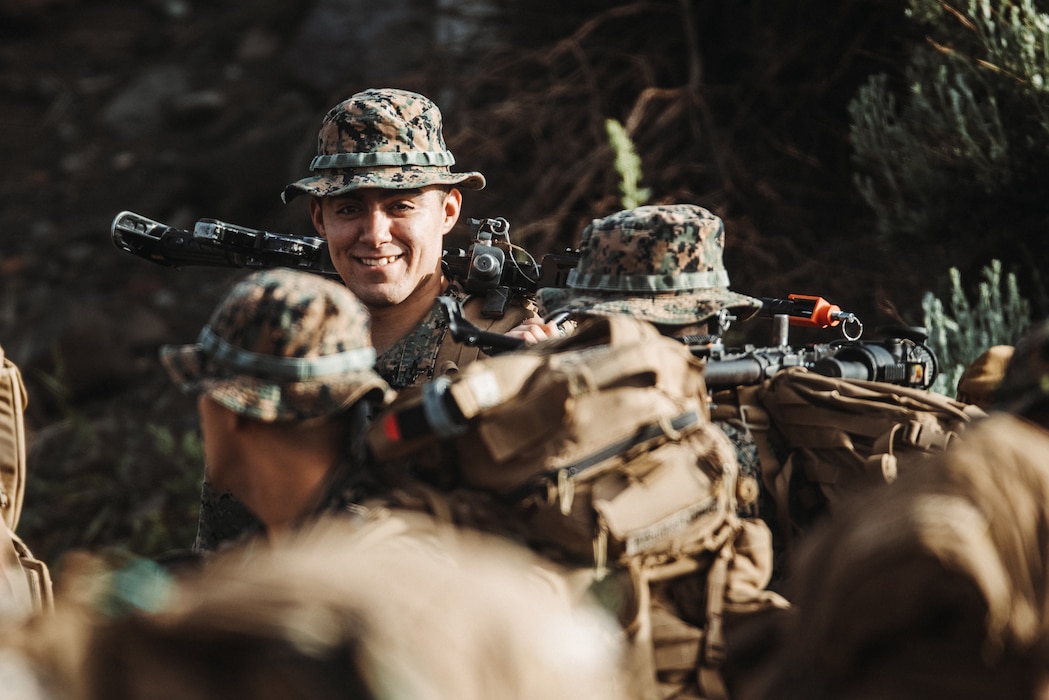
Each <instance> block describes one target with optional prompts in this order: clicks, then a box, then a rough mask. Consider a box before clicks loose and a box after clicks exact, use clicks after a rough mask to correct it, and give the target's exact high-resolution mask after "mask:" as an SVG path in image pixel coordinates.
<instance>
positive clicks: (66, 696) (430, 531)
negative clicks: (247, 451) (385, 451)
mask: <svg viewBox="0 0 1049 700" xmlns="http://www.w3.org/2000/svg"><path fill="white" fill-rule="evenodd" d="M246 551H247V550H239V549H230V550H226V551H223V552H219V553H216V554H215V555H214V557H213V559H212V560H211V563H210V565H209V566H208V567H207V568H205V569H202V570H198V571H197V572H195V573H192V574H189V575H185V576H183V577H181V578H179V579H178V580H172V579H170V578H169V579H163V578H158V576H162V574H158V573H154V574H153V575H152V576H145V577H140V578H138V579H136V580H134V581H131V582H129V581H126V580H125V581H124V582H123V585H119V586H118V585H113V582H114V579H113V578H112V577H110V578H109V579H108V581H109V583H110V585H108V586H106V585H102V586H101V588H100V590H99V591H97V592H96V595H95V596H94V597H93V598H89V599H87V600H85V601H84V602H83V603H81V604H80V605H79V606H74V605H61V606H60V607H59V609H58V611H57V613H56V615H55V616H53V617H50V618H48V619H44V620H41V621H40V624H39V625H38V626H37V627H36V628H35V629H34V630H32V631H29V630H26V631H25V632H23V633H21V634H19V635H15V636H11V637H8V638H7V639H4V640H0V680H2V679H4V678H8V679H11V680H13V681H15V680H16V681H19V682H20V685H19V686H7V688H9V689H15V688H16V687H17V688H19V689H22V690H25V691H26V692H27V693H28V694H26V695H22V696H20V698H19V700H103V699H104V700H156V699H158V698H170V699H172V700H174V699H183V698H185V699H187V700H188V699H190V698H192V699H193V700H226V699H227V698H254V699H256V700H270V699H272V700H327V699H328V698H331V699H335V698H355V699H359V700H417V699H418V698H431V699H432V700H482V699H484V700H487V699H489V698H501V699H506V700H620V699H623V700H625V698H626V695H625V694H624V692H623V690H622V688H621V686H620V684H621V682H622V679H621V678H620V677H619V673H618V670H617V663H618V661H619V656H620V654H621V653H622V649H621V647H620V643H619V641H618V637H617V634H616V632H617V630H616V629H615V623H614V622H613V621H612V620H610V619H609V618H608V616H607V614H606V613H605V612H604V611H603V610H601V609H600V608H599V607H597V606H596V604H594V603H592V602H591V601H590V600H589V599H586V598H579V599H576V598H572V597H569V596H568V595H566V593H565V590H564V584H563V582H562V581H560V580H559V579H558V578H557V577H556V576H551V575H548V574H547V573H546V572H544V571H543V568H542V566H541V565H539V564H537V560H536V559H535V557H533V556H532V555H531V554H530V553H529V552H527V550H524V549H521V548H517V547H514V546H511V545H509V544H508V543H507V542H505V541H503V540H496V539H494V538H490V537H486V536H482V535H480V534H479V533H475V532H469V531H463V530H457V529H454V528H451V527H450V526H447V525H444V524H441V523H438V522H437V521H435V520H433V519H430V518H426V517H424V516H422V515H421V514H405V513H402V514H399V515H393V514H389V516H388V517H383V518H378V519H374V520H371V521H369V522H367V523H364V524H361V523H355V522H354V521H352V520H350V519H346V518H337V517H330V518H321V519H318V520H317V521H316V522H315V523H314V526H313V527H311V528H309V529H307V530H300V531H298V532H295V533H291V534H289V535H288V536H287V537H285V538H283V539H281V540H280V541H279V542H275V543H274V544H273V545H272V546H271V547H267V548H265V549H263V550H258V549H256V550H253V551H251V556H247V557H246V556H244V554H245V552H246ZM102 583H103V584H104V583H105V581H104V580H103V581H102ZM158 590H160V591H162V592H163V595H161V596H156V595H153V594H154V593H155V592H156V591H158ZM143 592H145V593H150V594H151V595H152V597H153V599H154V604H153V605H152V606H150V607H149V608H148V609H147V608H142V607H136V606H133V605H127V604H125V605H124V606H123V607H121V606H119V605H117V606H114V605H113V603H114V599H118V600H117V601H116V602H120V601H121V600H122V601H124V602H125V603H128V602H133V601H134V600H136V599H141V598H142V597H143V596H142V595H141V594H142V593H143ZM102 603H108V605H105V606H103V605H101V604H102ZM5 661H7V662H8V665H7V667H5V666H4V662H5ZM5 671H9V673H5ZM2 693H3V691H2V690H0V695H2Z"/></svg>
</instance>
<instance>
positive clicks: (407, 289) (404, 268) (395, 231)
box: [310, 186, 462, 310]
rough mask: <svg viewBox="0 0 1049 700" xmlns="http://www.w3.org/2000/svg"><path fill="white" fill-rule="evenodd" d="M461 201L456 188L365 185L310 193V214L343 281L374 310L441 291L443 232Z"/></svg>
mask: <svg viewBox="0 0 1049 700" xmlns="http://www.w3.org/2000/svg"><path fill="white" fill-rule="evenodd" d="M461 206H462V195H461V194H460V193H459V190H457V189H452V190H451V191H450V192H445V191H444V190H443V189H442V188H440V187H436V186H428V187H423V188H420V189H414V190H386V189H376V188H366V189H360V190H356V191H354V192H350V193H348V194H345V195H340V196H338V197H314V198H313V199H312V200H310V215H311V217H312V219H313V225H314V227H315V228H316V229H317V232H318V233H319V234H320V235H321V236H322V237H323V238H325V239H327V241H328V248H329V250H330V252H331V259H332V263H333V264H334V265H335V269H336V270H338V271H339V275H340V276H341V277H342V280H343V282H344V283H345V284H346V286H347V287H349V288H350V291H352V292H353V293H354V294H356V295H357V298H359V299H360V300H361V301H362V302H364V304H365V305H366V306H367V307H369V309H373V310H374V309H382V308H386V307H390V306H395V305H397V304H401V303H402V302H404V301H406V300H407V299H409V298H416V297H421V296H426V297H430V298H433V297H436V296H437V295H439V294H440V293H441V292H442V291H443V286H444V283H443V281H442V277H441V253H442V251H443V249H444V236H445V234H447V233H448V232H449V231H451V230H452V227H453V226H454V225H455V222H456V221H457V220H458V218H459V211H460V208H461Z"/></svg>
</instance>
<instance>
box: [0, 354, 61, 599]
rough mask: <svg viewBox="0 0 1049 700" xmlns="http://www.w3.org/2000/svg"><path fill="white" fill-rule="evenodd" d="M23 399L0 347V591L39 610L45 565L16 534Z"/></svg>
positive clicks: (46, 594)
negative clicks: (0, 575) (0, 571)
mask: <svg viewBox="0 0 1049 700" xmlns="http://www.w3.org/2000/svg"><path fill="white" fill-rule="evenodd" d="M28 401H29V397H28V395H27V394H26V390H25V384H24V383H23V382H22V374H21V372H19V370H18V367H17V366H16V365H15V364H14V363H13V362H12V361H11V360H9V359H8V358H7V357H5V356H4V351H3V348H2V347H0V512H2V514H3V524H2V525H0V562H2V563H0V567H2V569H3V578H4V584H3V585H2V588H3V590H2V591H0V597H4V598H5V599H6V600H7V601H9V602H12V604H13V607H14V608H18V609H21V611H22V612H41V611H48V610H50V609H51V607H52V604H53V594H52V585H51V575H50V572H49V570H48V568H47V565H46V564H44V562H42V561H40V560H38V559H36V558H35V557H34V556H33V553H32V552H31V551H29V547H27V546H26V544H25V542H23V541H22V540H21V539H20V538H19V537H18V535H16V534H15V528H16V527H17V526H18V519H19V517H20V516H21V514H22V501H23V499H24V497H25V476H26V437H25V419H24V414H25V408H26V405H27V403H28ZM26 608H28V610H25V609H26ZM12 612H13V611H12V610H10V609H5V610H4V611H3V613H4V614H10V613H12ZM14 614H17V612H14Z"/></svg>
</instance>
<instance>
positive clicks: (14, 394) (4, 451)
mask: <svg viewBox="0 0 1049 700" xmlns="http://www.w3.org/2000/svg"><path fill="white" fill-rule="evenodd" d="M0 362H2V365H0V514H2V515H3V521H4V523H5V524H6V525H7V527H8V528H10V529H11V530H12V531H14V529H15V528H16V527H17V526H18V518H19V516H20V515H21V514H22V500H23V498H24V496H25V470H26V463H25V462H26V444H25V419H24V413H25V409H26V405H27V404H28V401H29V397H28V395H27V394H26V389H25V385H24V384H23V383H22V375H21V373H20V372H19V371H18V367H17V366H16V365H15V364H14V363H13V362H11V360H9V359H8V358H7V357H5V356H4V351H3V348H2V347H0Z"/></svg>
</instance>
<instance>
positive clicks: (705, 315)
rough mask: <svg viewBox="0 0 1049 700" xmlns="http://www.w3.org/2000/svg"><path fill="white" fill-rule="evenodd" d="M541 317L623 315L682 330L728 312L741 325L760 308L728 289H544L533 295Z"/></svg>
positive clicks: (743, 295)
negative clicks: (611, 291) (620, 291)
mask: <svg viewBox="0 0 1049 700" xmlns="http://www.w3.org/2000/svg"><path fill="white" fill-rule="evenodd" d="M536 296H537V299H538V302H539V306H540V308H541V309H542V312H543V314H544V315H549V314H552V313H555V312H559V311H567V312H569V313H576V314H590V315H593V316H613V315H626V316H633V317H634V318H639V319H642V320H644V321H648V322H650V323H661V324H665V325H675V326H684V325H690V324H694V323H703V322H705V321H709V320H710V319H711V318H713V317H714V316H716V315H717V314H718V312H720V311H721V310H722V309H728V310H729V311H732V312H734V313H735V314H736V317H737V319H738V320H740V321H744V320H746V319H748V318H750V317H751V316H753V315H754V314H755V313H757V311H758V309H760V308H761V301H760V300H759V299H755V298H754V297H749V296H747V295H745V294H739V293H737V292H733V291H731V290H728V289H722V288H709V289H703V290H689V291H686V292H682V291H678V292H661V293H648V294H646V293H640V292H631V293H630V295H629V296H626V295H624V294H602V293H600V292H594V291H591V290H586V291H580V290H575V289H572V288H569V287H544V288H542V289H540V290H538V292H537V293H536Z"/></svg>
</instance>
